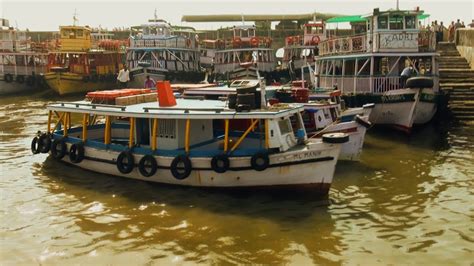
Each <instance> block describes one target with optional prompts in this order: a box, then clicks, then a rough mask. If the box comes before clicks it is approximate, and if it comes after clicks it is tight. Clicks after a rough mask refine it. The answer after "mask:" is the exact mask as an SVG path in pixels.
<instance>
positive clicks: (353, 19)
mask: <svg viewBox="0 0 474 266" xmlns="http://www.w3.org/2000/svg"><path fill="white" fill-rule="evenodd" d="M362 21H367V19H366V18H364V17H362V15H354V16H342V17H334V18H330V19H328V20H327V21H326V23H343V22H362Z"/></svg>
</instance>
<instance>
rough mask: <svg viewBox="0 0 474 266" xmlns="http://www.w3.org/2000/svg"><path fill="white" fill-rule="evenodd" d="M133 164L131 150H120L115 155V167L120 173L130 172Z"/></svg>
mask: <svg viewBox="0 0 474 266" xmlns="http://www.w3.org/2000/svg"><path fill="white" fill-rule="evenodd" d="M134 166H135V159H134V157H133V154H132V152H130V151H122V152H121V153H120V154H119V156H118V157H117V169H118V170H119V172H120V173H122V174H128V173H130V172H132V170H133V167H134Z"/></svg>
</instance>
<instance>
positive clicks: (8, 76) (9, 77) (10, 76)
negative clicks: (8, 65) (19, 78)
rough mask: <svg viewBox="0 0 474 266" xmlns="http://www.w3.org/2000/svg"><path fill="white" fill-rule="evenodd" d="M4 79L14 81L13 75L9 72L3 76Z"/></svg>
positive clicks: (8, 81)
mask: <svg viewBox="0 0 474 266" xmlns="http://www.w3.org/2000/svg"><path fill="white" fill-rule="evenodd" d="M3 79H5V81H6V82H7V83H10V82H12V81H13V75H12V74H8V73H7V74H5V76H3Z"/></svg>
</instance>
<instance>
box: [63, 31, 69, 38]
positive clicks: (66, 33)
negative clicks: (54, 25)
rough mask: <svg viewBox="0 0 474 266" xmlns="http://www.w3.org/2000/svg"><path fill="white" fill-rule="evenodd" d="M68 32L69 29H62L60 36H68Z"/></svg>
mask: <svg viewBox="0 0 474 266" xmlns="http://www.w3.org/2000/svg"><path fill="white" fill-rule="evenodd" d="M69 33H71V32H70V31H69V30H63V32H62V37H69Z"/></svg>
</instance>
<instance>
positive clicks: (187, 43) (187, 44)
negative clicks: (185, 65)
mask: <svg viewBox="0 0 474 266" xmlns="http://www.w3.org/2000/svg"><path fill="white" fill-rule="evenodd" d="M186 46H187V47H188V48H189V47H191V40H190V39H186Z"/></svg>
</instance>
